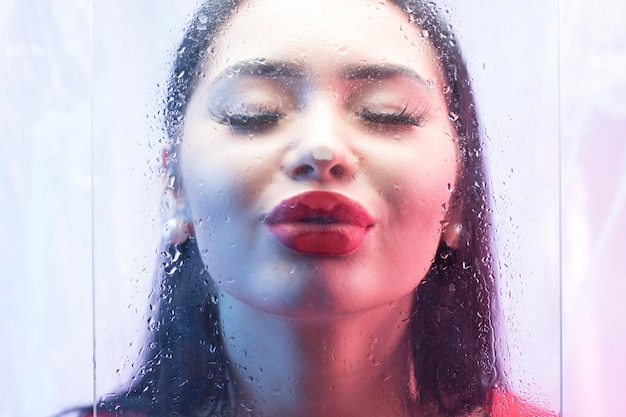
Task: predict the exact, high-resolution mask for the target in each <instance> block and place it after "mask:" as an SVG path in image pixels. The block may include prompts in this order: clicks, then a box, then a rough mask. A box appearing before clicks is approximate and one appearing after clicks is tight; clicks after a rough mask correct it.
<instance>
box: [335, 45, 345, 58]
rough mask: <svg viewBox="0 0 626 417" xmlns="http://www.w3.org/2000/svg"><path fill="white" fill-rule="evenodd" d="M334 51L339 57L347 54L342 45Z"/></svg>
mask: <svg viewBox="0 0 626 417" xmlns="http://www.w3.org/2000/svg"><path fill="white" fill-rule="evenodd" d="M336 51H337V53H338V54H339V55H341V56H345V55H346V54H347V53H348V47H347V46H345V45H344V46H341V47H339V48H337V49H336Z"/></svg>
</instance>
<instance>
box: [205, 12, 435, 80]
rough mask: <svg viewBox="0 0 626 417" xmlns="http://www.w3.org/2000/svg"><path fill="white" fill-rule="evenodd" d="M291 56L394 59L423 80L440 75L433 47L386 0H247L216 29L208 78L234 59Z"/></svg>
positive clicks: (312, 60) (305, 62)
mask: <svg viewBox="0 0 626 417" xmlns="http://www.w3.org/2000/svg"><path fill="white" fill-rule="evenodd" d="M255 59H259V60H263V59H269V60H275V61H283V62H294V63H297V64H299V65H301V66H304V67H311V68H312V69H314V70H320V71H323V70H325V69H329V68H331V67H337V66H342V65H354V64H362V65H379V64H383V65H384V64H394V65H398V66H405V67H409V68H412V69H413V70H415V72H417V73H418V74H420V75H421V76H422V78H424V79H426V80H430V79H433V80H434V79H438V78H440V77H441V74H440V70H439V63H438V60H437V58H436V54H435V51H434V48H433V47H432V45H431V44H430V42H429V41H428V40H427V38H424V37H423V36H422V35H421V31H420V30H419V28H418V27H417V26H415V25H414V24H410V23H409V22H408V16H407V15H406V14H405V12H404V11H403V10H401V9H400V8H398V7H397V6H396V5H395V4H393V3H391V2H389V1H380V0H376V1H370V0H316V1H315V2H312V1H310V0H248V1H246V2H244V3H243V4H242V5H241V6H240V7H239V9H238V11H237V12H236V13H234V14H233V15H232V16H231V17H230V18H229V20H228V21H227V22H226V24H225V25H224V27H223V28H222V30H221V31H220V32H219V33H218V34H217V36H216V38H215V40H214V42H213V45H212V48H211V53H210V54H209V55H208V57H207V61H208V62H207V64H208V65H207V67H206V69H207V73H206V74H205V75H207V78H212V77H214V76H215V75H216V74H219V73H220V72H222V71H223V70H224V69H226V68H228V67H231V66H233V65H236V64H237V63H238V62H246V61H250V60H255Z"/></svg>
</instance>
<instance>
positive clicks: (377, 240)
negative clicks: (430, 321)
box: [180, 0, 459, 318]
mask: <svg viewBox="0 0 626 417" xmlns="http://www.w3.org/2000/svg"><path fill="white" fill-rule="evenodd" d="M311 4H312V3H311V2H309V1H304V0H289V1H286V0H257V1H251V2H247V3H245V4H244V5H242V6H241V7H240V9H239V11H238V12H237V13H236V14H234V15H233V16H232V17H231V18H230V19H229V21H228V22H227V24H226V25H225V27H224V28H223V30H222V31H221V32H220V33H219V34H218V35H217V37H216V40H215V42H214V43H213V45H212V47H211V52H210V55H209V57H208V58H207V60H206V62H205V63H204V72H203V74H202V75H201V76H199V77H198V79H197V84H196V87H195V90H194V93H193V94H192V96H191V98H190V101H189V103H188V107H187V110H186V114H185V121H184V125H183V141H182V144H181V146H180V158H181V173H182V178H183V180H184V196H185V199H186V201H187V204H188V205H189V206H190V208H191V212H192V215H193V220H194V224H195V236H196V239H197V243H198V247H199V249H200V252H201V256H202V259H203V261H204V263H205V265H206V268H207V269H208V271H209V272H210V274H211V276H212V277H213V279H214V280H215V282H216V283H217V284H218V286H219V287H220V288H221V290H223V291H225V292H227V293H228V294H230V295H231V296H232V297H234V298H236V299H238V300H240V301H243V302H245V303H247V304H249V305H251V306H254V307H256V308H259V309H262V310H264V311H267V312H271V313H274V314H278V315H284V316H291V317H298V318H314V317H327V316H333V315H341V314H349V313H351V312H357V311H362V310H366V309H370V308H374V307H379V306H383V305H386V304H395V303H397V302H399V301H400V300H407V299H408V298H409V297H410V294H411V293H412V292H413V290H414V288H415V287H416V286H417V285H418V284H419V282H420V281H421V280H422V279H423V277H424V275H425V274H426V272H427V271H428V269H429V267H430V265H431V263H432V260H433V257H434V254H435V252H436V249H437V246H438V243H439V241H440V236H441V227H442V223H443V222H445V218H446V210H447V206H448V201H449V199H450V195H451V192H452V190H453V189H454V186H455V179H456V175H457V170H458V169H459V161H458V159H457V155H458V150H457V146H458V145H457V135H456V131H455V129H454V127H453V124H452V122H451V120H450V115H449V110H448V107H447V104H446V98H445V93H444V91H447V88H446V85H445V84H446V81H445V79H444V77H443V75H442V72H441V69H440V68H439V65H438V61H437V58H436V54H435V51H434V49H433V47H432V46H431V45H430V43H429V41H428V39H427V34H423V33H421V31H420V30H419V28H417V27H416V26H414V25H413V24H409V23H408V17H407V15H406V14H405V13H404V12H403V11H401V10H400V9H398V8H397V7H396V6H394V5H392V4H389V3H387V4H383V2H380V1H378V0H376V1H367V0H366V1H363V0H346V1H339V2H338V1H336V0H317V1H316V2H315V5H314V6H311ZM425 35H426V36H425Z"/></svg>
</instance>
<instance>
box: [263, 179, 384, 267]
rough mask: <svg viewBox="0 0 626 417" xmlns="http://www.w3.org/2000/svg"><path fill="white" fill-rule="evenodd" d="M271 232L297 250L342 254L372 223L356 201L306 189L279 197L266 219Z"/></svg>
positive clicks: (354, 246)
mask: <svg viewBox="0 0 626 417" xmlns="http://www.w3.org/2000/svg"><path fill="white" fill-rule="evenodd" d="M265 223H266V224H267V225H268V226H269V229H270V232H271V233H272V234H273V235H274V236H275V237H276V238H277V239H278V241H279V242H280V243H282V244H283V245H284V246H286V247H288V248H289V249H292V250H294V251H296V252H302V253H309V254H318V255H345V254H348V253H350V252H352V251H354V250H356V249H357V248H358V247H359V246H360V245H361V243H362V242H363V240H364V238H365V235H366V233H367V230H368V229H369V228H370V227H371V226H373V225H374V220H373V218H372V216H371V215H370V214H369V213H368V211H367V210H366V209H365V208H364V207H363V206H362V205H361V204H359V203H358V202H357V201H354V200H352V199H350V198H348V197H346V196H344V195H342V194H339V193H336V192H330V191H309V192H306V193H302V194H298V195H296V196H294V197H291V198H288V199H286V200H284V201H281V202H280V203H279V204H278V205H277V206H276V207H274V209H273V210H272V211H271V212H270V214H269V215H268V216H267V218H266V219H265Z"/></svg>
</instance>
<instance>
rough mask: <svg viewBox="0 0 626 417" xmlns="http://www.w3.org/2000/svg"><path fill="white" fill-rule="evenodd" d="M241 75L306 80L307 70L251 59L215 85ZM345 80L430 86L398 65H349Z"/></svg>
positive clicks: (226, 72) (224, 73)
mask: <svg viewBox="0 0 626 417" xmlns="http://www.w3.org/2000/svg"><path fill="white" fill-rule="evenodd" d="M239 75H247V76H252V77H260V78H269V79H272V78H304V77H305V70H304V69H303V68H302V65H300V64H297V63H293V62H285V61H267V60H265V59H251V60H248V61H241V62H237V63H235V64H233V65H231V66H229V67H227V68H226V69H224V70H223V71H222V72H220V73H219V74H218V75H217V77H216V78H215V80H214V81H213V82H212V84H213V85H215V84H218V83H219V82H221V81H222V80H224V79H228V78H233V77H236V76H239ZM342 75H343V78H344V79H346V80H385V79H390V78H394V77H400V76H402V77H408V78H410V79H413V80H414V81H416V82H417V83H419V84H422V85H425V86H428V82H427V81H426V80H425V79H424V78H423V77H422V76H421V75H419V74H418V73H417V72H416V71H415V70H413V69H412V68H409V67H406V66H404V65H396V64H388V63H385V64H373V65H362V64H359V65H347V66H345V67H344V68H343V74H342Z"/></svg>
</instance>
